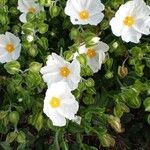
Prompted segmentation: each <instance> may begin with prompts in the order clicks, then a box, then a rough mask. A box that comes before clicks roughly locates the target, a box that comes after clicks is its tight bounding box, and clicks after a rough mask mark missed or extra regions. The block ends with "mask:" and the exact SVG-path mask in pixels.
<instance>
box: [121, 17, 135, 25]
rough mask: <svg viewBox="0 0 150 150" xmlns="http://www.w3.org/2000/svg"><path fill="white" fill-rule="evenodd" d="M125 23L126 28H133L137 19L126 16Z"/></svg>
mask: <svg viewBox="0 0 150 150" xmlns="http://www.w3.org/2000/svg"><path fill="white" fill-rule="evenodd" d="M123 23H124V24H125V25H126V26H128V27H131V26H132V25H133V24H134V23H135V19H134V18H133V17H132V16H126V17H125V19H124V21H123Z"/></svg>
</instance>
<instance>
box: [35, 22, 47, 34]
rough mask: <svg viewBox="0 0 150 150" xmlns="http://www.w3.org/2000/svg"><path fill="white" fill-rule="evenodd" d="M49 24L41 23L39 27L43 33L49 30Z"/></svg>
mask: <svg viewBox="0 0 150 150" xmlns="http://www.w3.org/2000/svg"><path fill="white" fill-rule="evenodd" d="M48 27H49V26H48V25H47V24H46V23H41V24H40V25H39V29H38V31H39V32H40V33H41V34H44V33H46V32H47V31H48Z"/></svg>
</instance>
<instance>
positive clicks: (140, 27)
mask: <svg viewBox="0 0 150 150" xmlns="http://www.w3.org/2000/svg"><path fill="white" fill-rule="evenodd" d="M148 20H150V17H149V18H147V19H145V18H141V19H137V20H136V24H135V25H133V28H134V29H135V30H137V31H138V32H140V33H142V34H145V35H148V34H150V26H149V24H148V23H147V21H148Z"/></svg>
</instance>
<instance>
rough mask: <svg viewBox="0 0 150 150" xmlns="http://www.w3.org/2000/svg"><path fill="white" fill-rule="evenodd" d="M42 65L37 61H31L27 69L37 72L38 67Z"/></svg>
mask: <svg viewBox="0 0 150 150" xmlns="http://www.w3.org/2000/svg"><path fill="white" fill-rule="evenodd" d="M41 67H42V64H40V63H38V62H32V63H31V64H30V65H29V70H30V71H31V72H39V71H40V69H41Z"/></svg>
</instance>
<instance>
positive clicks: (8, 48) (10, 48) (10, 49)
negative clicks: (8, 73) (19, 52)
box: [6, 43, 15, 53]
mask: <svg viewBox="0 0 150 150" xmlns="http://www.w3.org/2000/svg"><path fill="white" fill-rule="evenodd" d="M14 50H15V46H14V44H12V43H9V44H7V45H6V51H8V52H9V53H12V52H13V51H14Z"/></svg>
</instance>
